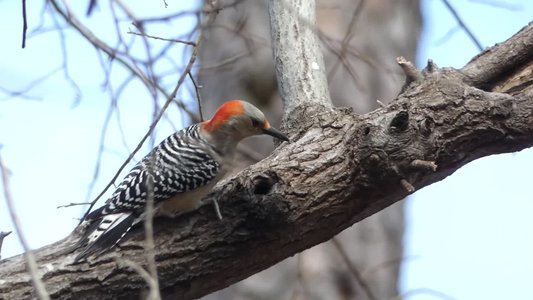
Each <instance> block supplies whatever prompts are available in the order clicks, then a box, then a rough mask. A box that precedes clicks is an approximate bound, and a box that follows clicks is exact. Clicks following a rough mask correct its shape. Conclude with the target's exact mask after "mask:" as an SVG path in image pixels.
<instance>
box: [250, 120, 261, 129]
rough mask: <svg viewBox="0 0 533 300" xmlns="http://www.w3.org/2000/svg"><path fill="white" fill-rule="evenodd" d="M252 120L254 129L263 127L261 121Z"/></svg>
mask: <svg viewBox="0 0 533 300" xmlns="http://www.w3.org/2000/svg"><path fill="white" fill-rule="evenodd" d="M251 119H252V126H253V127H259V126H260V125H261V122H259V120H257V119H254V118H251Z"/></svg>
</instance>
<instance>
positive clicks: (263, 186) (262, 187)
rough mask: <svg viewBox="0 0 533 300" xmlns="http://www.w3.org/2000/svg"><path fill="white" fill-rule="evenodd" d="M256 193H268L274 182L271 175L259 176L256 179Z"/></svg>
mask: <svg viewBox="0 0 533 300" xmlns="http://www.w3.org/2000/svg"><path fill="white" fill-rule="evenodd" d="M254 183H255V186H254V194H256V195H266V194H268V193H270V190H272V186H273V185H274V182H273V181H272V179H271V178H269V177H257V178H256V179H255V180H254Z"/></svg>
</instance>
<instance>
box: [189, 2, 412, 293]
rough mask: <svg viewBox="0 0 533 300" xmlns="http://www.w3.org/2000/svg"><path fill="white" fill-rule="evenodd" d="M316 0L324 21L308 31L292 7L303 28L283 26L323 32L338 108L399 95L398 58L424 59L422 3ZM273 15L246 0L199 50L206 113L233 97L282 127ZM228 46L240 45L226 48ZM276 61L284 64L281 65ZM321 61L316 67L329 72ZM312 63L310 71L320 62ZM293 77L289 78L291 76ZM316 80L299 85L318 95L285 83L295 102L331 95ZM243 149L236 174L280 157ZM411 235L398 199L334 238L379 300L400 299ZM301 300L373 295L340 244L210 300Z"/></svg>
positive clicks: (267, 146)
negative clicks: (419, 49)
mask: <svg viewBox="0 0 533 300" xmlns="http://www.w3.org/2000/svg"><path fill="white" fill-rule="evenodd" d="M307 2H309V1H307ZM316 2H317V5H316V6H317V7H316V17H317V22H316V24H310V23H309V22H308V23H307V24H303V26H301V25H302V24H299V23H298V22H297V21H300V20H301V17H298V16H297V13H299V12H300V11H301V9H300V8H293V9H290V10H289V11H288V12H287V13H289V14H290V13H291V11H292V12H294V18H293V20H292V22H293V23H296V25H297V26H296V27H291V26H287V27H283V28H281V29H282V30H283V29H284V28H293V29H294V30H288V32H290V33H293V34H294V35H297V32H302V30H307V29H310V28H311V27H313V28H314V30H315V31H316V32H317V33H318V34H319V40H320V44H321V48H322V53H323V54H322V55H323V56H324V59H325V68H326V75H327V79H328V80H327V84H328V86H329V94H330V95H331V97H330V98H331V101H332V102H333V104H334V105H335V106H339V107H352V108H354V110H355V112H357V113H365V112H368V111H370V110H372V109H375V108H376V107H377V102H376V100H377V99H379V100H381V101H382V102H385V103H387V102H390V101H391V100H392V99H394V97H396V96H397V95H398V93H399V91H400V89H401V87H402V84H403V80H404V78H403V74H402V72H401V69H400V68H399V67H398V65H397V64H396V62H395V58H396V57H397V56H398V55H402V56H405V57H406V58H408V59H410V60H413V59H414V58H415V56H416V46H417V42H418V37H419V33H420V30H421V15H420V8H419V1H418V0H407V1H390V0H372V1H365V0H362V1H358V0H355V1H344V0H324V1H321V0H318V1H316ZM226 3H232V1H226ZM288 3H289V1H278V2H276V3H275V4H277V6H278V9H279V8H284V7H287V4H288ZM303 4H305V5H309V3H303ZM268 10H269V8H268V7H267V1H266V0H258V1H242V2H239V3H238V4H237V5H235V6H234V8H233V9H227V10H224V11H222V12H221V13H220V14H219V15H218V16H217V19H216V21H215V24H214V25H213V26H211V27H209V28H208V29H207V35H208V36H209V38H208V40H207V41H206V43H204V46H205V47H203V48H202V50H201V55H200V60H201V62H202V65H203V67H202V68H201V69H200V70H201V71H200V72H199V81H200V82H201V83H202V86H203V88H202V90H201V92H202V96H203V97H202V100H203V102H204V107H205V108H206V109H207V110H208V112H207V113H206V115H209V114H211V113H212V112H213V111H214V110H215V109H216V108H217V107H218V106H219V105H220V104H221V102H224V101H226V99H230V98H243V99H245V100H247V101H250V102H252V103H254V104H255V105H257V106H258V107H260V108H261V109H262V110H263V111H265V112H266V115H267V116H268V118H269V120H270V121H271V122H272V123H273V124H274V125H276V126H278V124H279V120H280V119H281V115H282V112H283V110H282V107H281V103H282V102H281V101H280V97H279V94H281V93H283V92H281V91H280V88H281V87H282V86H281V85H277V84H276V78H275V74H274V72H275V69H274V61H273V59H272V54H273V52H274V55H275V54H276V53H279V51H277V50H272V45H271V42H270V32H269V30H268V27H269V20H268V14H267V11H268ZM298 25H299V26H298ZM278 27H279V26H278ZM274 39H277V40H279V39H280V36H277V35H274ZM228 40H231V41H232V42H231V43H228V42H227V41H228ZM278 45H279V44H278ZM286 47H292V48H293V49H295V51H294V54H297V55H300V56H301V57H309V55H308V54H307V53H313V51H312V49H310V48H311V47H310V44H308V43H300V44H297V43H292V44H290V45H287V46H286ZM294 54H293V55H294ZM297 55H294V57H297ZM311 55H313V54H311ZM216 62H222V63H216ZM276 62H277V63H279V60H277V61H276ZM318 62H319V61H317V65H315V70H316V71H323V66H321V65H318ZM309 63H310V65H309V67H311V64H312V61H309ZM317 66H318V68H317ZM278 69H279V67H278ZM298 69H299V67H298V66H296V67H290V68H285V69H284V70H283V71H281V74H282V75H283V76H285V78H286V80H287V79H289V78H292V77H294V75H298V72H299V70H298ZM292 72H294V74H293V73H292ZM289 73H291V76H288V74H289ZM309 78H310V77H309ZM309 78H307V80H304V81H301V82H295V83H294V86H300V87H305V83H306V82H307V84H309V83H310V82H314V83H313V84H312V86H313V89H310V88H309V87H306V89H302V90H301V89H291V87H290V86H286V87H285V88H286V90H288V91H289V93H290V94H292V95H285V99H289V100H290V104H296V103H297V102H298V101H302V102H304V101H314V100H320V99H323V98H325V97H324V96H320V94H324V93H323V92H322V93H320V92H318V90H321V89H322V90H323V88H322V87H320V88H318V84H317V82H316V81H313V80H309ZM302 83H304V84H302ZM320 84H323V82H321V83H320ZM314 89H316V90H317V93H316V95H313V94H311V93H313V92H314V91H313V90H314ZM301 92H304V93H305V92H307V95H305V96H303V97H299V96H296V94H297V93H301ZM289 109H290V108H289ZM243 144H244V145H243V146H244V147H242V148H241V149H242V150H243V151H242V152H241V156H240V157H239V159H238V160H237V164H236V166H235V169H236V170H240V169H242V168H244V167H246V166H247V165H249V164H251V163H254V162H256V161H257V160H258V159H261V158H264V157H265V156H266V155H268V153H270V151H272V143H271V141H270V140H269V139H265V138H261V137H256V138H252V139H249V140H248V141H245V142H244V143H243ZM241 145H242V144H241ZM250 154H252V155H250ZM403 232H404V217H403V202H398V203H397V204H395V205H394V206H393V207H389V208H388V209H386V210H383V211H381V212H379V213H377V214H375V215H373V216H372V217H371V218H367V219H365V220H364V222H359V223H357V225H355V226H353V227H352V228H349V229H347V230H345V231H343V232H342V233H341V234H339V235H338V236H337V237H336V239H337V240H338V242H339V243H340V244H342V247H343V248H344V249H345V250H346V252H347V253H348V255H349V256H350V260H351V261H352V262H353V264H354V265H355V266H356V267H357V268H358V270H359V271H360V272H362V273H364V274H363V275H364V278H363V279H364V281H365V283H366V284H367V285H369V286H370V288H371V289H372V290H373V292H374V296H375V297H377V298H379V299H385V298H391V297H393V296H395V295H397V293H398V289H397V281H398V278H399V274H400V264H401V258H402V256H403V247H402V239H403ZM299 295H301V296H302V297H304V298H310V299H331V297H339V298H343V299H346V300H348V299H357V300H362V299H365V298H364V297H365V294H364V292H363V291H362V290H361V287H360V286H359V285H358V284H357V283H356V280H355V278H354V277H353V274H352V273H351V272H350V270H349V267H348V266H347V264H346V261H345V260H344V259H343V257H342V256H341V255H339V251H338V250H337V249H336V247H335V245H334V244H332V243H326V244H321V245H318V246H317V247H313V248H312V249H309V250H307V251H305V252H304V253H301V254H298V255H296V256H294V257H291V258H288V259H286V260H285V261H283V262H282V263H280V264H277V265H276V266H275V267H272V268H269V269H268V270H265V271H264V272H261V273H259V274H256V275H255V276H252V277H251V278H248V279H247V280H245V281H242V282H240V283H239V284H237V285H233V286H231V287H229V288H227V289H225V290H223V291H220V292H218V293H215V294H213V295H210V296H209V297H206V299H209V300H215V299H216V300H219V299H232V300H233V299H250V298H253V299H280V298H284V299H286V298H290V297H292V298H298V296H299Z"/></svg>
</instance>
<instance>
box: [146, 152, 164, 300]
mask: <svg viewBox="0 0 533 300" xmlns="http://www.w3.org/2000/svg"><path fill="white" fill-rule="evenodd" d="M149 163H150V165H151V166H150V170H153V169H154V161H153V160H151V161H150V162H149ZM149 173H150V172H149ZM149 175H150V174H149ZM150 178H151V179H153V178H155V177H154V175H153V174H151V176H149V177H148V179H150ZM147 190H148V192H147V198H148V199H147V201H146V207H145V210H144V214H145V215H144V235H145V237H144V239H145V245H144V249H145V251H146V260H147V261H148V271H149V272H150V274H149V275H150V278H151V280H150V296H149V297H148V299H154V300H156V299H161V294H160V293H159V281H158V276H157V266H156V264H155V252H154V248H155V246H154V226H153V219H154V181H153V180H148V181H147Z"/></svg>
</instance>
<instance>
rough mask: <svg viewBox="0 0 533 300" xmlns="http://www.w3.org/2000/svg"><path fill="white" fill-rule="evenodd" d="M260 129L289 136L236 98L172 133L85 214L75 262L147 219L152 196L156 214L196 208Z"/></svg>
mask: <svg viewBox="0 0 533 300" xmlns="http://www.w3.org/2000/svg"><path fill="white" fill-rule="evenodd" d="M258 134H268V135H271V136H273V137H276V138H278V139H281V140H284V141H288V139H287V137H286V136H285V135H283V134H282V133H281V132H279V131H278V130H276V129H274V128H273V127H271V126H270V124H269V123H268V121H267V120H266V118H265V116H264V115H263V113H262V112H261V111H260V110H259V109H257V108H256V107H255V106H253V105H252V104H250V103H247V102H244V101H240V100H231V101H228V102H226V103H224V104H223V105H222V106H221V107H220V108H219V109H218V110H217V112H216V113H215V115H214V116H213V118H212V119H210V120H207V121H205V122H202V123H198V124H194V125H191V126H189V127H187V128H185V129H182V130H180V131H178V132H176V133H174V134H173V135H171V136H169V137H168V138H166V139H165V140H164V141H163V142H161V143H160V144H159V145H158V146H157V147H155V148H154V149H153V150H152V151H151V152H150V153H149V154H148V155H146V156H145V157H144V158H143V159H142V160H141V161H140V162H139V163H138V164H137V165H136V166H135V167H134V168H133V169H132V170H131V171H130V172H129V174H128V175H126V177H125V178H124V180H123V181H122V182H121V183H120V184H119V185H118V187H117V189H116V190H115V192H114V193H113V194H112V195H111V197H110V198H109V199H108V200H107V202H106V204H105V205H104V206H102V207H100V208H98V209H96V210H94V211H92V212H91V213H90V214H88V215H87V217H85V220H84V222H83V223H82V226H83V227H84V228H85V232H84V235H83V236H82V237H81V239H80V240H79V241H78V243H77V245H76V247H77V248H81V247H84V249H83V250H82V252H81V253H80V254H78V256H77V257H76V258H75V261H79V260H82V259H85V258H87V257H89V256H91V255H97V254H100V253H102V252H104V251H106V250H108V249H110V248H112V247H113V246H114V245H116V244H117V243H118V242H120V240H121V239H122V238H123V237H124V235H125V234H126V233H127V232H128V231H129V230H130V229H131V227H132V226H133V225H135V224H136V223H138V222H140V221H142V220H143V218H144V212H145V206H146V203H147V201H148V197H149V195H153V201H154V207H155V209H154V212H155V215H167V216H173V215H175V214H177V213H182V212H187V211H191V210H194V209H196V208H197V207H198V205H199V204H200V200H201V199H202V197H203V196H204V195H205V194H207V193H208V192H209V191H210V190H211V188H212V187H213V186H214V185H215V184H216V183H217V181H218V180H220V178H221V177H222V176H223V175H224V173H225V172H226V171H227V170H228V168H229V167H230V166H231V161H232V159H233V156H234V153H235V148H236V146H237V144H238V143H239V142H240V141H241V140H242V139H244V138H246V137H249V136H252V135H258Z"/></svg>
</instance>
